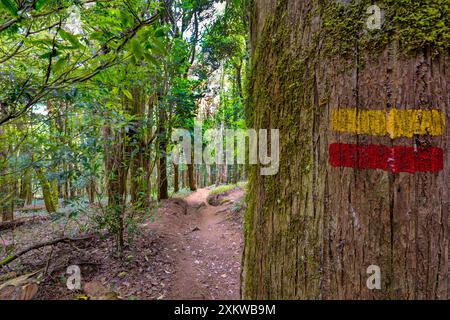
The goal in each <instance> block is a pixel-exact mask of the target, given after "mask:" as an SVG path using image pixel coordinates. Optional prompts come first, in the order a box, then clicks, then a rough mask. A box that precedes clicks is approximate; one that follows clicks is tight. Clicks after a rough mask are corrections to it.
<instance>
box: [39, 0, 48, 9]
mask: <svg viewBox="0 0 450 320" xmlns="http://www.w3.org/2000/svg"><path fill="white" fill-rule="evenodd" d="M48 2H50V1H49V0H38V1H37V2H36V11H39V10H41V9H42V7H44V6H45V5H46V4H47V3H48Z"/></svg>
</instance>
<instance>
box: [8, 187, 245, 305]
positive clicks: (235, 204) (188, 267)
mask: <svg viewBox="0 0 450 320" xmlns="http://www.w3.org/2000/svg"><path fill="white" fill-rule="evenodd" d="M208 193H209V190H208V189H200V190H198V191H196V192H194V193H192V194H191V195H189V196H188V197H186V198H184V199H181V198H180V199H170V200H167V201H165V202H163V203H162V205H161V207H160V208H159V209H158V211H157V213H156V214H155V215H154V216H153V217H152V218H151V219H150V218H148V219H146V221H144V223H142V224H141V225H140V226H139V228H138V232H137V234H135V235H134V236H133V241H132V242H131V243H130V245H129V246H127V247H126V248H125V252H124V254H123V258H122V259H118V258H117V257H115V255H114V241H113V237H112V236H109V235H108V234H107V233H102V234H101V235H96V236H95V237H94V238H93V239H92V240H88V241H83V242H80V243H74V244H58V245H55V246H53V247H46V248H43V249H39V250H34V251H32V252H30V253H27V254H26V255H24V256H23V257H21V258H20V259H18V260H16V261H15V262H13V263H11V264H10V265H8V266H7V267H4V268H0V283H1V282H4V281H5V279H9V278H11V277H17V276H20V275H22V274H27V273H29V272H34V271H36V270H41V272H40V278H39V279H35V280H36V281H37V282H38V284H39V290H38V292H37V294H36V295H35V296H34V299H41V300H42V299H224V300H227V299H239V298H240V292H239V291H240V272H241V271H240V270H241V255H242V248H243V234H242V233H243V230H242V203H243V196H244V192H243V191H242V190H241V189H236V190H234V191H233V192H232V193H231V194H229V195H227V199H229V201H227V202H226V203H224V204H222V205H219V206H217V207H213V206H210V205H208V204H207V200H206V199H207V196H208ZM42 214H43V213H42V212H41V213H39V212H38V213H33V216H34V215H42ZM87 220H89V218H86V217H84V218H83V219H79V220H78V221H75V222H74V221H71V222H70V223H55V222H54V221H53V220H52V219H44V220H42V221H41V220H39V223H36V224H33V225H24V226H20V227H18V228H16V229H14V230H6V231H1V232H0V239H1V242H2V244H3V246H2V248H1V250H0V260H1V259H3V258H4V257H5V256H6V251H7V250H8V248H11V247H13V251H14V252H17V251H19V250H21V249H23V248H25V247H27V246H29V245H32V244H35V243H37V242H41V241H46V240H49V239H52V238H56V237H59V236H61V235H70V236H76V235H79V234H83V233H86V232H87V231H90V230H89V227H88V226H89V223H88V221H87ZM70 265H78V266H79V267H80V269H81V275H82V283H83V289H82V290H79V291H70V290H69V289H67V286H66V283H67V277H68V275H67V274H66V270H67V267H68V266H70ZM0 298H5V297H2V296H1V294H0ZM6 298H7V297H6Z"/></svg>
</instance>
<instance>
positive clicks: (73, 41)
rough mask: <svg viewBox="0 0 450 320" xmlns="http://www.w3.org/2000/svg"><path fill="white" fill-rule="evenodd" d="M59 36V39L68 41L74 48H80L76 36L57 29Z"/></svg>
mask: <svg viewBox="0 0 450 320" xmlns="http://www.w3.org/2000/svg"><path fill="white" fill-rule="evenodd" d="M59 35H60V36H61V38H63V39H64V40H67V41H69V42H70V43H71V44H72V45H73V46H74V47H75V48H80V47H82V46H83V45H82V44H81V43H80V41H78V38H77V37H76V36H74V35H73V34H71V33H69V32H67V31H66V30H64V29H59Z"/></svg>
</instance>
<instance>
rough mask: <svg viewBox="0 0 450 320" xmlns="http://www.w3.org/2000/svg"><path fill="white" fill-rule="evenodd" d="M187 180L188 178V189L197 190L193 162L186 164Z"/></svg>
mask: <svg viewBox="0 0 450 320" xmlns="http://www.w3.org/2000/svg"><path fill="white" fill-rule="evenodd" d="M187 167H188V180H189V189H190V190H191V191H195V190H197V182H196V181H195V167H194V165H193V164H188V165H187Z"/></svg>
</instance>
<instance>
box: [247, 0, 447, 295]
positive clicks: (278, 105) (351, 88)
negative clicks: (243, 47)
mask: <svg viewBox="0 0 450 320" xmlns="http://www.w3.org/2000/svg"><path fill="white" fill-rule="evenodd" d="M424 5H425V6H426V4H424ZM397 6H405V4H404V3H401V2H398V3H392V6H391V5H390V6H388V8H387V9H386V10H388V13H386V15H385V17H387V18H388V19H389V21H386V23H388V24H389V25H391V26H392V25H393V24H394V22H393V20H392V19H394V18H395V17H396V16H395V15H396V14H409V12H408V10H409V11H411V10H412V9H410V8H408V7H403V8H401V10H400V9H399V8H398V7H397ZM352 10H353V11H352ZM366 10H367V8H366V7H364V5H363V4H362V5H358V6H357V5H352V6H347V5H345V4H338V3H336V2H335V1H330V2H317V1H298V0H282V1H276V0H256V1H255V2H254V3H253V8H252V12H253V14H252V16H253V21H252V30H251V32H252V34H251V39H252V61H253V68H252V73H253V74H252V76H251V83H250V101H249V106H248V108H247V110H246V117H247V120H248V126H249V127H251V128H255V129H271V128H274V129H279V130H280V169H279V173H278V174H277V175H274V176H262V175H261V174H260V171H259V170H260V168H261V167H260V166H256V167H252V168H251V169H250V170H249V171H250V172H249V187H248V190H249V195H248V196H249V199H250V201H249V204H248V209H247V213H246V222H245V225H246V232H245V237H246V240H245V243H246V244H245V253H244V256H245V258H244V277H245V281H244V288H243V297H244V298H250V299H320V298H322V299H447V297H448V294H447V286H448V234H447V225H448V210H449V208H448V198H449V194H448V193H449V183H448V179H449V171H448V168H449V160H448V159H449V150H448V147H447V144H448V141H449V136H450V132H449V129H448V126H447V127H445V126H444V125H443V122H444V121H443V120H444V119H443V116H442V114H441V113H439V112H442V113H443V114H444V115H446V116H445V117H446V122H447V123H449V115H450V105H449V100H448V99H446V98H443V96H444V95H445V96H448V92H449V89H450V88H449V83H450V82H449V81H448V70H449V69H450V66H449V59H448V53H446V52H445V51H444V53H440V54H439V53H437V54H436V50H434V49H435V48H434V47H433V43H431V44H430V45H429V46H428V47H427V48H414V50H411V49H410V48H409V47H406V46H405V45H406V44H407V41H406V40H407V39H405V38H402V37H405V34H407V32H409V29H408V26H406V25H400V24H399V25H395V28H392V30H396V31H395V32H393V34H392V35H391V34H384V32H385V31H376V32H378V33H377V35H379V36H380V35H383V36H382V37H381V36H380V37H379V38H378V37H376V35H374V38H373V39H374V40H373V41H374V42H373V43H368V39H372V38H368V37H369V35H368V32H370V31H368V30H367V29H364V27H361V24H360V21H362V20H361V19H365V18H364V17H367V15H366V14H365V12H366ZM355 12H357V14H358V15H357V17H356V18H355V17H353V18H352V19H347V18H348V16H347V15H348V14H355ZM397 18H399V19H395V21H399V22H398V23H401V21H404V19H402V17H397ZM333 19H338V20H337V21H334V22H333ZM339 19H340V20H339ZM346 19H347V20H346ZM342 21H346V23H347V24H346V23H344V22H342ZM349 21H355V22H354V26H352V25H351V23H350V22H349ZM409 21H414V23H415V22H416V20H409ZM331 22H333V23H331ZM339 22H342V23H341V24H339ZM348 23H350V25H348ZM330 26H332V27H330ZM413 26H414V27H416V28H420V26H418V25H417V24H414V25H413ZM352 28H353V29H352ZM349 29H351V30H352V31H350V32H349V31H348V30H349ZM361 29H362V30H361ZM346 30H347V31H346ZM413 30H414V28H413ZM353 31H354V32H355V33H352V32H353ZM400 31H402V32H400ZM403 31H404V32H403ZM422 31H423V30H422ZM345 32H349V33H348V34H347V33H345ZM422 33H423V34H429V32H417V34H418V35H420V34H422ZM415 37H416V36H414V37H413V38H414V39H416V38H415ZM337 38H338V39H339V41H337V42H336V40H335V39H337ZM376 41H379V42H376ZM383 41H384V42H383ZM370 45H372V47H371V46H370ZM374 48H377V49H374ZM432 53H433V54H432ZM351 108H353V109H352V110H353V111H352V110H351ZM406 109H415V110H416V109H421V110H422V111H417V112H416V113H412V112H410V111H405V110H406ZM423 109H425V110H423ZM431 109H433V110H437V111H433V112H432V111H430V110H431ZM364 119H367V121H366V122H365V121H364ZM411 128H412V129H411ZM444 128H445V129H444ZM402 130H403V131H402ZM372 265H375V266H378V267H379V268H380V271H381V289H380V290H376V289H375V290H371V289H369V286H368V285H367V280H368V278H369V276H370V274H367V272H368V268H369V267H370V266H372ZM369 270H370V269H369ZM372 289H373V288H372Z"/></svg>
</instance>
